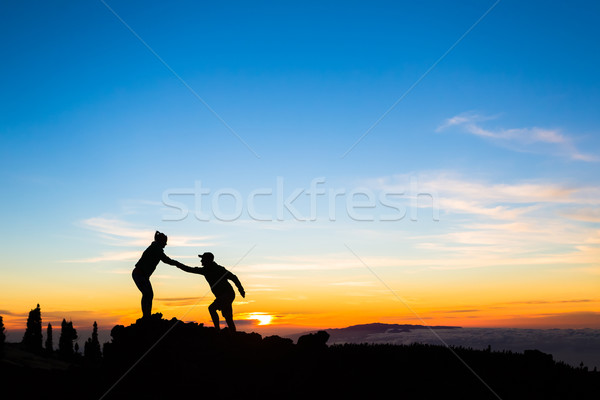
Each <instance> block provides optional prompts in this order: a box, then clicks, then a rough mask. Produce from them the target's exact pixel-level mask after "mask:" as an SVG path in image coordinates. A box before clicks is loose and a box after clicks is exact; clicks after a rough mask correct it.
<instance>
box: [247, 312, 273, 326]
mask: <svg viewBox="0 0 600 400" xmlns="http://www.w3.org/2000/svg"><path fill="white" fill-rule="evenodd" d="M248 319H255V320H257V321H258V325H269V324H270V323H271V321H272V320H273V316H272V315H270V314H265V313H260V312H254V313H250V314H248Z"/></svg>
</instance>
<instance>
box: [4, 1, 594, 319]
mask: <svg viewBox="0 0 600 400" xmlns="http://www.w3.org/2000/svg"><path fill="white" fill-rule="evenodd" d="M494 4H495V3H494V2H491V1H489V2H483V1H463V2H435V1H434V2H427V3H422V2H417V3H414V2H375V3H369V4H366V3H361V2H327V3H325V4H323V2H301V3H287V2H286V3H285V4H279V3H275V2H260V3H252V4H247V3H227V4H222V5H219V4H209V5H207V4H203V3H197V2H181V3H177V4H171V3H164V2H120V1H107V2H106V3H103V2H100V1H89V2H80V3H77V4H72V3H70V2H55V3H42V2H27V1H25V2H3V3H2V5H0V35H1V37H2V38H3V39H2V41H0V54H2V55H3V57H2V59H3V62H2V63H1V64H0V72H1V75H2V76H3V79H2V80H1V84H0V85H1V86H0V107H1V108H2V113H0V141H1V146H0V155H1V157H0V164H1V166H2V169H1V172H0V183H1V184H2V187H3V188H4V189H3V190H4V193H5V195H4V196H3V197H2V199H1V200H0V216H1V217H2V220H3V221H4V223H3V224H2V228H0V239H1V240H2V243H3V245H2V249H3V250H2V253H3V256H4V259H5V260H6V262H8V263H10V264H11V265H18V266H19V268H21V271H32V273H33V274H36V273H39V274H40V275H41V276H42V277H45V278H46V279H54V278H55V277H56V279H57V284H58V282H59V281H60V277H61V276H69V275H70V274H74V275H75V276H76V275H77V273H74V272H73V271H74V270H73V269H74V268H76V267H75V265H78V266H80V267H81V268H87V266H88V265H89V263H85V262H82V263H81V264H77V263H76V262H74V261H73V260H75V261H76V260H80V261H81V260H88V261H89V260H91V259H94V258H97V257H102V256H103V255H107V254H108V255H110V254H116V255H115V256H114V257H115V259H114V260H112V261H110V263H116V264H115V265H112V264H110V265H108V266H107V265H103V266H102V267H100V266H98V265H97V264H98V263H96V264H93V265H95V268H97V270H94V271H101V270H102V268H106V269H109V270H113V269H116V270H125V269H127V268H129V266H130V265H131V264H132V257H133V256H131V254H133V253H135V252H139V251H141V250H143V246H144V245H143V244H142V243H143V242H144V240H143V238H140V237H138V236H136V235H138V234H139V232H149V231H152V230H153V229H163V230H165V231H167V233H169V234H170V235H175V236H177V235H178V236H180V237H181V238H182V241H183V242H184V243H188V244H189V243H193V244H196V245H201V244H206V245H210V244H212V245H213V246H215V248H217V249H220V250H221V251H222V253H223V254H227V256H224V257H226V261H227V263H228V264H234V263H235V262H236V260H239V258H240V257H241V256H242V255H243V254H244V253H245V252H246V251H247V249H250V248H252V246H253V245H257V250H256V252H253V254H251V256H254V257H255V258H250V259H248V260H247V261H248V262H249V263H251V264H252V263H254V264H256V265H262V266H264V265H265V264H268V263H269V262H274V261H273V260H271V259H269V257H270V256H272V255H278V256H280V257H302V256H303V255H304V256H306V258H307V259H308V260H314V259H324V260H330V257H332V258H331V259H335V260H338V259H339V258H340V257H341V258H342V259H343V260H346V258H345V257H346V256H348V257H349V258H350V259H352V258H353V257H352V254H348V252H347V250H346V248H345V247H344V246H343V244H344V243H351V245H352V246H356V248H357V252H359V253H360V254H364V255H365V256H367V255H368V256H372V257H374V260H376V259H377V257H384V256H385V257H388V258H389V259H390V260H391V259H392V258H394V257H395V259H396V261H385V262H384V261H382V265H396V266H397V265H400V264H401V263H402V260H404V261H405V259H404V258H403V257H405V256H406V257H409V258H411V259H421V260H425V261H423V263H424V264H423V265H422V267H423V268H427V265H429V264H427V262H426V260H431V259H441V258H444V257H446V256H447V255H448V254H451V255H452V257H450V258H451V259H454V260H455V261H456V263H457V264H459V263H460V260H461V259H464V258H465V257H466V258H468V259H478V258H477V257H479V256H481V257H484V258H485V254H483V252H482V253H479V252H478V251H479V250H477V249H475V250H474V248H473V247H471V246H475V247H477V246H488V247H486V249H487V250H489V248H492V249H496V250H497V249H500V248H502V249H507V251H508V249H510V251H514V252H516V253H518V254H520V255H521V256H522V257H521V256H519V257H518V263H525V264H527V263H528V261H527V260H529V261H531V258H528V257H540V256H541V255H546V256H547V255H548V254H550V253H552V251H554V250H556V249H562V250H564V251H563V252H562V253H561V254H562V256H564V257H567V256H566V255H569V256H571V255H573V254H574V253H573V252H577V251H580V252H583V253H585V251H583V250H580V249H581V248H582V246H583V247H585V246H588V245H590V243H591V244H592V245H595V243H596V241H597V240H598V232H599V230H598V222H600V215H599V213H598V211H597V210H598V206H599V203H598V200H597V199H598V198H597V195H598V193H600V192H599V191H598V187H599V182H598V180H599V179H598V175H597V169H598V162H599V161H600V151H599V150H600V136H599V134H598V127H599V125H600V124H599V122H600V121H599V119H600V116H599V114H598V112H597V109H598V104H600V91H599V89H600V80H599V77H598V73H597V71H598V70H599V67H600V51H599V50H600V49H599V46H600V44H599V43H600V41H599V39H600V27H599V26H598V25H597V23H596V22H597V18H598V15H599V11H600V7H599V5H598V4H597V3H594V2H570V3H560V4H555V3H547V2H525V3H523V2H516V1H509V0H505V1H501V2H499V3H497V4H496V5H495V6H494ZM107 5H108V6H109V7H110V8H111V9H112V11H111V10H110V9H109V7H107ZM492 6H493V8H492V9H491V10H490V8H491V7H492ZM113 11H114V13H113ZM487 11H489V14H487V15H486V16H485V18H483V19H482V20H481V21H480V22H479V23H478V24H477V25H476V26H474V27H473V25H474V24H475V23H476V21H478V19H479V18H480V17H482V15H484V13H486V12H487ZM115 14H117V15H118V16H117V15H115ZM119 18H120V19H121V20H120V19H119ZM123 22H124V23H125V24H127V25H128V26H129V27H130V28H131V30H133V31H134V32H135V34H134V33H132V32H131V31H130V30H129V29H128V27H127V26H125V24H124V23H123ZM470 28H472V30H471V31H469V33H468V34H467V35H466V36H465V37H464V38H463V39H462V40H461V41H460V42H459V43H457V44H456V46H455V47H454V48H453V49H452V51H450V52H449V53H448V54H447V55H446V56H445V57H444V58H443V59H441V60H440V57H441V56H442V55H443V54H444V53H445V52H446V51H447V50H448V49H449V48H451V46H453V45H454V44H455V43H456V42H457V40H458V39H459V38H461V36H462V35H464V34H465V33H466V32H467V31H468V30H469V29H470ZM136 35H137V36H138V37H136ZM140 39H141V40H143V41H144V42H145V43H146V45H147V46H146V45H144V43H142V42H141V40H140ZM153 52H154V54H153ZM157 55H158V56H159V57H160V58H161V59H162V61H164V63H163V62H161V60H159V59H158V58H157ZM436 61H439V62H438V63H437V64H435V63H436ZM433 65H435V67H434V68H433V69H432V70H431V71H430V72H429V73H427V75H426V76H424V77H423V79H422V80H420V81H419V79H420V78H421V77H422V76H423V74H424V73H426V71H428V69H429V68H430V67H432V66H433ZM416 82H419V83H418V84H417V85H416V86H414V88H413V89H412V90H410V92H409V93H408V94H407V95H406V97H404V98H403V99H402V101H401V102H399V103H398V104H397V105H396V106H395V107H394V108H393V109H392V110H391V111H390V112H389V113H388V114H386V116H385V118H383V119H382V120H381V121H380V122H378V123H377V124H376V126H375V127H373V129H372V130H370V131H369V128H371V127H372V126H373V124H374V123H376V121H378V120H379V119H380V117H381V116H382V115H384V113H385V112H386V111H387V110H389V109H390V107H391V106H392V105H394V104H395V103H396V102H397V101H398V100H399V99H400V98H401V96H403V94H405V93H406V92H407V90H409V88H411V86H412V85H413V84H415V83H416ZM190 89H191V90H190ZM200 99H201V100H200ZM206 105H208V106H209V107H210V108H211V109H212V110H213V111H214V112H213V111H211V110H210V109H209V108H207V106H206ZM223 121H224V122H225V123H226V124H227V125H228V126H225V124H224V123H223ZM230 128H231V129H230ZM232 131H233V132H232ZM367 132H368V133H367ZM365 133H367V134H366V136H364V137H363V135H365ZM361 137H362V139H361V140H360V141H359V142H358V143H356V142H357V140H359V139H360V138H361ZM354 144H356V146H355V147H353V148H352V147H351V146H353V145H354ZM351 148H352V150H351V151H349V152H348V150H349V149H351ZM278 177H282V178H283V179H284V181H285V185H286V186H285V187H286V196H287V194H289V193H291V192H292V191H293V189H294V188H302V189H305V190H308V188H309V185H310V182H311V181H312V180H313V179H315V178H318V177H324V178H325V179H326V183H325V184H324V185H323V187H324V188H325V190H327V191H328V190H330V189H335V188H338V189H339V188H344V189H345V190H346V192H350V191H351V190H352V189H354V188H360V187H363V188H369V190H373V192H374V193H379V192H380V191H381V190H390V189H392V188H394V190H396V189H398V190H399V189H401V188H404V189H408V188H409V186H410V179H411V178H413V179H417V180H418V181H419V184H420V185H422V190H430V191H435V192H436V193H438V195H439V196H440V204H439V206H440V221H437V222H435V221H431V218H430V217H429V214H427V213H431V212H432V210H431V209H430V207H429V208H428V206H427V205H424V206H422V207H424V208H423V209H422V210H420V211H425V217H424V218H422V219H420V220H419V222H418V223H413V224H411V223H410V221H407V218H405V219H403V220H402V221H399V222H398V223H397V224H393V223H379V222H376V223H371V224H368V223H360V222H356V221H352V220H351V219H349V218H347V216H343V215H341V216H340V218H339V220H338V221H336V223H337V224H332V223H331V221H328V220H327V219H326V218H321V219H320V220H319V221H315V223H313V224H310V223H309V224H306V223H305V224H302V223H297V221H294V220H293V218H291V215H290V214H288V213H286V214H285V215H286V218H285V219H286V221H280V222H281V223H280V224H277V223H270V224H264V223H263V224H260V223H257V222H256V221H252V220H250V221H247V222H248V223H242V222H243V221H233V222H232V223H230V224H227V223H223V222H219V221H214V220H212V221H210V222H209V223H202V222H200V221H197V220H196V219H194V218H193V214H191V215H190V217H189V218H186V219H185V220H183V221H178V222H173V221H170V222H166V221H164V216H165V215H169V213H170V210H169V209H168V208H165V206H164V204H162V200H163V195H164V193H165V191H170V190H173V189H175V188H192V187H194V184H195V182H196V181H201V182H202V184H203V185H204V186H205V187H209V188H211V189H212V190H213V193H214V191H216V190H218V189H223V188H229V189H232V190H236V191H238V192H239V193H240V194H241V195H242V196H243V198H244V199H246V198H247V196H248V195H249V193H251V192H252V191H253V190H256V189H260V188H271V189H273V190H275V189H276V185H277V184H276V182H277V179H278ZM288 188H289V189H288ZM229 200H231V198H229ZM263 200H265V201H264V202H263V203H261V207H262V208H261V210H262V211H263V212H267V213H269V212H271V213H274V212H275V211H274V206H273V202H272V201H271V200H274V197H271V198H269V199H267V198H263ZM421 200H424V201H425V200H426V198H422V199H421ZM269 201H271V202H269ZM405 201H408V199H405ZM186 204H187V205H188V206H189V207H192V202H191V200H190V198H188V199H187V200H186ZM224 204H225V205H224V206H223V207H225V208H226V207H227V204H226V201H225V203H224ZM296 204H297V205H298V207H299V208H300V209H302V210H303V212H305V213H308V212H309V210H308V209H307V207H308V203H307V201H306V198H305V196H304V195H303V197H301V201H299V202H298V203H296ZM318 204H319V205H320V208H319V215H320V216H324V215H327V210H326V208H327V207H328V204H329V203H328V200H327V199H326V198H325V196H323V197H322V198H319V200H318ZM339 204H340V205H339V207H342V204H343V203H339ZM406 204H408V203H406ZM367 211H368V210H367ZM387 211H389V210H387ZM377 212H380V210H379V209H378V210H377ZM565 215H566V216H567V217H565ZM244 217H247V213H246V212H244V215H243V218H241V219H242V220H244V219H246V220H248V218H244ZM561 218H566V219H561ZM519 223H522V224H528V227H529V228H531V227H532V226H538V227H539V226H540V224H542V225H543V224H545V223H547V224H548V226H549V227H557V230H556V235H558V236H559V238H557V237H552V238H550V237H545V236H543V235H541V236H540V235H539V232H537V231H536V233H535V234H533V233H532V231H531V230H530V229H529V230H528V229H525V228H523V227H522V226H521V227H520V228H519V227H516V226H515V225H510V226H508V225H506V224H519ZM503 224H504V225H503ZM110 226H112V227H113V231H112V233H111V230H110ZM265 226H266V228H265ZM317 226H318V227H319V229H316V227H317ZM120 229H123V232H121V231H120ZM128 229H129V230H128ZM502 229H504V230H503V231H502V232H504V233H503V236H502V237H498V236H496V233H497V232H498V231H499V230H502ZM515 229H516V231H518V232H521V233H523V235H526V238H527V240H526V241H525V244H524V246H529V247H527V249H524V248H519V247H518V246H517V244H518V243H513V242H510V243H509V242H506V241H508V240H509V239H510V232H511V230H513V231H514V230H515ZM542 230H543V229H542ZM117 231H118V232H121V233H120V234H115V233H114V232H117ZM132 232H133V233H132ZM274 232H275V233H274ZM473 232H475V233H473ZM478 232H479V237H485V238H487V239H486V240H487V241H486V242H485V243H483V244H482V243H477V241H476V240H475V237H476V236H478ZM494 232H495V233H494ZM507 232H508V233H507ZM577 232H579V236H577ZM492 233H493V234H492ZM467 234H470V235H472V236H469V238H466V237H465V235H467ZM461 235H462V236H461ZM570 235H573V236H570ZM533 236H537V238H535V239H534V238H533ZM524 237H525V236H524ZM560 237H562V238H565V239H564V243H561V240H560ZM132 238H135V239H136V240H138V241H133V242H128V241H127V240H129V239H132ZM120 239H123V243H125V244H124V245H120V244H118V242H119V240H120ZM125 239H127V240H125ZM186 240H187V242H186ZM334 242H335V243H334ZM398 243H400V244H398ZM180 244H181V242H180ZM258 244H260V245H258ZM509 244H510V246H509ZM513 245H514V246H516V247H511V246H513ZM419 246H421V247H419ZM452 246H459V247H460V246H465V250H464V251H465V252H466V251H467V250H474V251H476V252H475V253H471V255H465V254H466V253H460V254H457V253H456V252H452V250H451V249H449V247H452ZM196 247H199V246H196ZM123 248H124V249H123ZM578 249H579V250H578ZM121 250H126V251H127V252H128V255H127V256H123V258H122V259H119V256H118V255H119V254H122V252H121ZM173 251H174V252H175V253H176V254H179V255H184V254H185V256H186V257H192V255H193V254H195V253H193V252H195V251H196V248H194V249H193V250H191V249H188V248H187V247H186V245H182V246H181V247H174V248H173ZM436 251H437V253H436ZM593 251H596V250H593ZM190 252H192V253H190ZM344 252H345V253H346V254H345V255H343V256H341V254H344ZM432 252H433V254H437V255H434V256H432ZM188 253H189V254H188ZM488 254H489V252H488ZM552 254H553V255H556V254H554V253H552ZM577 254H579V253H577ZM585 254H587V256H585V257H588V258H585V257H584V256H582V257H584V258H585V260H588V261H581V263H583V264H584V266H585V268H587V269H588V271H589V270H593V271H597V264H594V263H593V262H590V261H589V257H591V256H589V254H590V253H585ZM591 254H595V253H591ZM579 255H581V254H579ZM398 257H400V258H398ZM461 257H462V258H461ZM109 258H110V257H109ZM484 258H482V259H480V260H483V259H484ZM65 260H67V261H69V262H68V263H65ZM190 260H191V258H190ZM297 260H298V259H297V258H296V261H297ZM343 260H342V261H340V262H343ZM398 260H400V261H398ZM569 260H572V259H570V258H569ZM133 261H135V260H133ZM354 261H356V259H354ZM512 261H514V260H512ZM512 261H511V262H512ZM324 262H326V261H324ZM511 262H509V261H505V263H509V264H510V263H511ZM537 262H539V263H542V264H543V263H544V262H543V261H539V260H538V261H536V263H537ZM569 262H570V261H569ZM374 263H375V264H376V263H377V262H375V261H374ZM481 263H482V264H485V262H484V261H481ZM45 264H46V265H45ZM254 264H253V265H254ZM275 264H276V263H275ZM563 264H564V265H566V264H568V262H567V261H564V263H563ZM277 265H279V264H277ZM486 265H487V264H486ZM519 265H522V264H519ZM47 266H51V271H52V272H49V271H48V269H46V268H47ZM354 268H356V267H354ZM362 272H365V271H362ZM22 273H23V272H16V271H9V268H8V267H4V268H3V274H6V276H11V279H12V280H11V281H10V282H11V283H10V284H11V285H14V286H17V287H18V286H20V285H25V282H27V280H28V279H29V278H28V276H31V275H30V274H29V273H23V275H21V274H22ZM388 273H389V275H388V276H389V279H390V280H393V279H400V278H399V276H397V275H395V274H394V273H393V272H388ZM591 276H592V278H593V279H595V282H597V280H598V275H597V273H596V272H594V273H593V274H591ZM90 279H91V278H90ZM352 279H354V278H352ZM423 279H425V278H423ZM472 279H473V280H475V281H476V280H477V278H475V275H474V276H473V278H472ZM582 279H583V278H582ZM7 282H8V281H7ZM60 282H64V280H63V281H60ZM60 284H63V283H60ZM284 286H285V285H284ZM134 295H135V293H134ZM590 296H591V294H590ZM14 307H17V306H16V305H14ZM22 307H23V308H26V307H28V306H26V305H23V306H22Z"/></svg>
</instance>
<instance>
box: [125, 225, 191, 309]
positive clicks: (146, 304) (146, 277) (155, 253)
mask: <svg viewBox="0 0 600 400" xmlns="http://www.w3.org/2000/svg"><path fill="white" fill-rule="evenodd" d="M166 245H167V235H165V234H164V233H161V232H159V231H156V233H155V234H154V242H152V244H150V246H148V248H147V249H146V250H145V251H144V253H143V254H142V257H141V258H140V260H139V261H138V262H137V263H136V264H135V268H134V269H133V272H132V273H131V276H132V278H133V281H134V282H135V285H136V286H137V288H138V289H140V292H142V318H144V319H147V318H149V317H150V316H151V315H152V299H153V298H154V292H153V291H152V284H151V283H150V276H151V275H152V273H153V272H154V270H155V269H156V266H157V265H158V263H159V262H160V261H162V262H164V263H165V264H169V265H175V266H179V265H183V264H181V263H180V262H179V261H175V260H171V259H170V258H169V257H167V255H166V254H165V252H164V250H163V249H164V248H165V246H166Z"/></svg>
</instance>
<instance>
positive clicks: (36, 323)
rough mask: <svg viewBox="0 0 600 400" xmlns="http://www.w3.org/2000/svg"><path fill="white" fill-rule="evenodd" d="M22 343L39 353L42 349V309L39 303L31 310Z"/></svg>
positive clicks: (28, 348)
mask: <svg viewBox="0 0 600 400" xmlns="http://www.w3.org/2000/svg"><path fill="white" fill-rule="evenodd" d="M21 344H22V345H23V347H24V348H26V349H27V350H29V351H33V352H37V353H39V352H41V351H42V311H41V310H40V305H39V304H38V305H37V307H36V308H34V309H33V310H31V311H29V317H28V318H27V328H26V329H25V334H24V335H23V340H22V341H21Z"/></svg>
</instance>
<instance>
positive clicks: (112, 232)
mask: <svg viewBox="0 0 600 400" xmlns="http://www.w3.org/2000/svg"><path fill="white" fill-rule="evenodd" d="M81 225H82V226H83V227H85V228H87V229H90V230H92V231H96V232H98V233H99V234H100V235H101V237H103V238H105V239H107V240H108V241H109V242H110V244H112V245H116V246H144V245H147V244H148V243H149V241H151V240H152V238H153V237H154V232H155V230H153V229H148V228H142V227H138V226H135V225H134V224H131V223H129V222H126V221H123V220H120V219H118V218H107V217H93V218H88V219H85V220H83V221H81ZM213 239H214V237H213V236H181V235H169V246H172V247H202V246H212V245H214V243H212V242H210V241H211V240H213Z"/></svg>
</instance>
